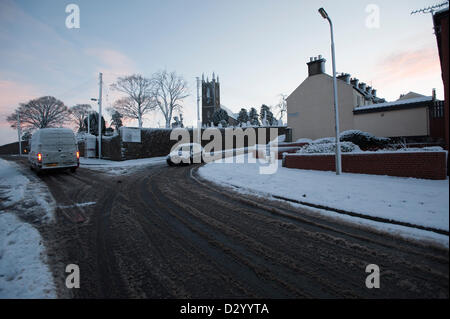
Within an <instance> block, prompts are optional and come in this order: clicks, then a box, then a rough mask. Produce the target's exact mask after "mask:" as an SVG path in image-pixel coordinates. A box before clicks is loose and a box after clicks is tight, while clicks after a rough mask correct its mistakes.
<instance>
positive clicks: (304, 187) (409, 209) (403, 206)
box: [198, 155, 449, 247]
mask: <svg viewBox="0 0 450 319" xmlns="http://www.w3.org/2000/svg"><path fill="white" fill-rule="evenodd" d="M237 158H238V159H240V161H241V162H244V161H245V163H239V161H238V162H236V160H235V161H234V163H223V161H220V160H219V161H216V162H213V163H209V164H206V165H205V166H203V167H201V168H200V169H199V171H198V172H199V174H200V176H201V177H203V178H205V179H207V180H210V181H213V182H215V183H217V184H220V185H224V186H237V187H238V188H236V189H237V190H238V191H241V192H246V193H248V192H250V193H254V194H256V195H258V194H259V195H263V196H267V195H269V196H270V195H276V196H282V197H285V198H289V199H294V200H297V201H301V202H303V203H311V204H316V205H322V206H326V207H332V208H335V209H341V210H345V211H350V212H354V213H359V214H363V215H368V216H374V217H381V218H384V219H389V220H395V221H399V222H404V223H409V224H413V225H421V226H424V227H429V228H434V229H440V230H444V231H448V230H449V181H448V179H447V180H442V181H435V180H424V179H414V178H401V177H391V176H378V175H365V174H350V173H344V174H342V175H340V176H336V174H335V173H334V172H325V171H313V170H299V169H289V168H285V167H282V166H281V161H278V163H277V164H278V169H277V171H276V173H275V174H268V175H263V174H260V169H259V167H260V166H261V165H267V163H265V162H264V161H258V162H257V163H252V162H251V161H249V160H246V156H242V155H241V156H240V157H239V156H238V157H237ZM235 159H236V158H235ZM252 161H255V159H252ZM249 162H250V163H249ZM310 210H311V211H314V212H317V213H320V214H325V215H327V216H334V217H338V218H340V219H345V220H346V221H351V222H355V223H358V224H365V225H367V226H370V227H374V228H377V229H380V230H384V231H389V232H395V233H397V234H399V235H402V236H405V237H410V238H416V239H417V238H421V239H428V240H431V241H434V242H438V243H440V244H443V245H445V246H446V247H448V242H449V238H448V236H445V235H440V234H437V233H434V232H430V231H425V230H421V229H417V228H411V227H404V226H398V225H392V224H386V223H381V222H376V221H372V220H366V219H363V218H357V217H351V216H347V215H340V214H338V213H333V212H331V211H326V210H323V209H310Z"/></svg>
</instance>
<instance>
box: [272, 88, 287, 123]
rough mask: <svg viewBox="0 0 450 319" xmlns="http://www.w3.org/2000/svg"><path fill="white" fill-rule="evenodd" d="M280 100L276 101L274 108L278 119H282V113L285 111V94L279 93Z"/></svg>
mask: <svg viewBox="0 0 450 319" xmlns="http://www.w3.org/2000/svg"><path fill="white" fill-rule="evenodd" d="M279 96H280V101H279V102H278V104H277V105H275V109H276V110H278V114H279V118H278V119H279V120H282V119H283V117H284V114H286V113H287V102H286V98H287V94H280V95H279Z"/></svg>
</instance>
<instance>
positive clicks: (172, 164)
mask: <svg viewBox="0 0 450 319" xmlns="http://www.w3.org/2000/svg"><path fill="white" fill-rule="evenodd" d="M166 162H167V165H169V166H174V165H175V164H174V163H173V162H172V161H171V160H170V158H168V159H167V160H166Z"/></svg>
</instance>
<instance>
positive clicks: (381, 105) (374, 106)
mask: <svg viewBox="0 0 450 319" xmlns="http://www.w3.org/2000/svg"><path fill="white" fill-rule="evenodd" d="M432 100H433V97H431V96H423V97H416V98H412V99H404V100H397V101H393V102H386V103H376V104H371V105H365V106H358V107H355V109H354V110H355V111H360V110H371V109H378V108H385V107H393V106H399V105H405V104H414V103H420V102H429V101H432Z"/></svg>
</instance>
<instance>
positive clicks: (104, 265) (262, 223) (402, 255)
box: [18, 160, 449, 298]
mask: <svg viewBox="0 0 450 319" xmlns="http://www.w3.org/2000/svg"><path fill="white" fill-rule="evenodd" d="M18 161H19V162H20V161H21V160H18ZM23 163H24V162H23V161H22V164H23ZM45 175H46V174H45ZM45 175H44V176H42V177H41V179H42V180H43V181H44V182H45V183H46V184H47V185H48V187H49V188H50V191H51V192H52V194H53V196H54V198H55V200H56V201H57V204H58V205H61V206H67V208H64V213H65V214H68V215H69V216H70V214H77V213H80V211H79V208H75V207H69V206H70V205H72V204H76V203H79V202H86V201H89V202H92V201H95V202H96V204H95V205H92V206H86V207H83V208H82V209H81V211H82V213H83V215H84V216H85V217H86V220H85V221H84V222H82V223H74V222H73V221H71V220H70V219H68V218H66V217H64V215H63V214H62V213H61V212H60V211H57V218H56V221H55V223H54V225H51V227H47V228H45V231H44V232H43V238H44V240H45V241H47V243H46V245H48V247H49V253H51V254H54V255H56V256H57V257H58V258H56V257H55V258H53V259H54V260H57V261H58V264H57V265H56V264H55V265H53V267H52V270H53V271H56V272H61V271H63V270H64V268H63V267H62V265H64V264H68V263H73V262H78V263H79V264H80V270H81V276H82V285H81V288H80V289H77V291H76V292H74V293H73V295H72V297H75V298H86V297H89V298H100V297H106V298H110V297H113V298H114V297H118V298H233V297H234V298H241V297H251V298H253V297H269V298H276V297H281V298H309V297H328V298H330V297H331V298H334V297H346V298H354V297H363V298H374V297H375V298H391V297H395V298H418V297H419V298H436V297H439V298H448V296H449V294H448V250H442V249H438V248H434V247H428V246H426V245H424V244H420V243H416V242H409V241H407V240H404V239H400V238H396V237H394V236H391V235H386V234H380V233H377V232H372V231H370V230H368V229H364V228H361V227H357V226H354V225H350V224H345V223H339V222H337V221H336V220H333V219H327V218H324V217H318V216H317V215H314V214H312V213H311V212H308V211H307V210H304V209H297V208H294V207H292V206H290V205H286V204H284V203H281V202H276V201H270V200H267V199H261V198H255V197H252V196H248V195H242V194H237V193H233V192H230V191H229V190H228V189H224V188H221V187H218V186H216V185H212V184H210V183H206V182H202V183H199V182H198V181H197V180H195V179H192V178H191V176H190V167H173V168H172V167H170V168H169V167H166V166H162V165H158V166H147V167H141V168H140V169H139V170H136V171H133V172H132V173H131V174H128V175H122V176H108V175H106V174H103V173H98V172H94V171H90V170H87V169H83V168H80V169H79V170H78V172H77V173H76V174H64V173H62V174H49V175H48V176H45ZM119 181H120V182H119ZM77 209H78V211H77ZM53 259H52V260H53ZM367 263H377V264H378V265H379V266H380V268H381V271H382V273H381V280H382V288H380V289H377V290H375V289H371V290H369V289H366V288H365V285H364V282H365V277H366V275H367V274H366V273H365V272H364V270H365V269H364V265H365V264H367ZM61 277H62V276H61V275H60V274H59V275H58V276H56V275H55V280H56V278H58V280H61ZM63 278H64V277H63ZM58 285H59V286H62V285H63V284H61V283H58ZM60 295H61V296H65V294H64V293H61V294H60Z"/></svg>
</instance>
